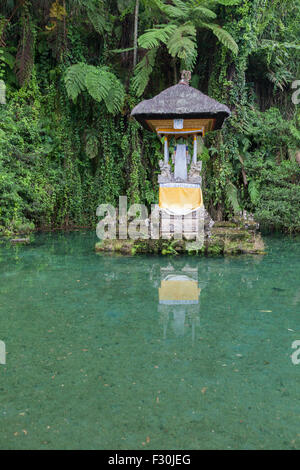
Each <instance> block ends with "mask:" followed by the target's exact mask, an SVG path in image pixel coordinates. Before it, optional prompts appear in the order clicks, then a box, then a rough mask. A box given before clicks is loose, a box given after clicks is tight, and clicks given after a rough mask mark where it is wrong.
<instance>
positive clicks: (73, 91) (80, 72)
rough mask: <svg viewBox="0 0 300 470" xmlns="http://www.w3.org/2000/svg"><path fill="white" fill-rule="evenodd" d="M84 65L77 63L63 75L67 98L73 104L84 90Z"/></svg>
mask: <svg viewBox="0 0 300 470" xmlns="http://www.w3.org/2000/svg"><path fill="white" fill-rule="evenodd" d="M85 75H86V64H83V63H78V64H75V65H71V66H70V67H68V68H67V70H66V74H65V78H64V81H65V86H66V90H67V94H68V97H69V98H71V99H72V100H73V101H74V102H75V101H76V98H77V96H78V95H79V93H81V92H82V91H83V90H85Z"/></svg>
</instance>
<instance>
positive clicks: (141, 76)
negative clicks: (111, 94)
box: [132, 48, 157, 96]
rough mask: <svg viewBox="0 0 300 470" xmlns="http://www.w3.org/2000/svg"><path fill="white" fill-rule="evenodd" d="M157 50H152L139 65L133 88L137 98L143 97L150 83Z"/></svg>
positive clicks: (134, 76) (136, 68) (135, 71)
mask: <svg viewBox="0 0 300 470" xmlns="http://www.w3.org/2000/svg"><path fill="white" fill-rule="evenodd" d="M156 53H157V49H156V48H155V49H151V50H150V51H148V52H147V54H146V55H145V57H144V58H143V59H142V60H141V61H140V62H139V63H138V64H137V66H136V67H135V69H134V75H133V78H132V87H133V90H134V92H135V93H136V95H137V96H141V95H142V94H143V93H144V90H145V88H146V86H147V84H148V82H149V77H150V74H151V72H152V69H153V67H154V63H155V57H156Z"/></svg>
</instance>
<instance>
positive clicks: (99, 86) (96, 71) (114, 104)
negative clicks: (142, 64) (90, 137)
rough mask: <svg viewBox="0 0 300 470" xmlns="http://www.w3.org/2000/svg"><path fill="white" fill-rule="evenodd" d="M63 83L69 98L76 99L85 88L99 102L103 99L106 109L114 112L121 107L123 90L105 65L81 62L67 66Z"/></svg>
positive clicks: (123, 96) (123, 97) (123, 95)
mask: <svg viewBox="0 0 300 470" xmlns="http://www.w3.org/2000/svg"><path fill="white" fill-rule="evenodd" d="M65 85H66V89H67V93H68V96H69V98H72V100H73V101H76V98H77V96H78V94H79V93H80V92H82V91H84V90H87V91H88V93H89V94H90V95H91V97H92V98H94V100H96V101H98V102H99V103H100V102H101V101H103V100H104V102H105V105H106V108H107V110H108V111H109V112H110V113H113V114H115V113H116V112H118V111H120V110H121V109H122V106H123V103H124V99H125V90H124V87H123V85H122V83H121V82H120V81H119V80H118V78H117V77H116V76H115V75H114V74H113V73H112V72H110V71H109V70H108V68H107V67H94V66H93V65H87V64H83V63H79V64H75V65H71V66H70V67H68V69H67V71H66V75H65Z"/></svg>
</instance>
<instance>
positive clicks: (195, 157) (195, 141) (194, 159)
mask: <svg viewBox="0 0 300 470" xmlns="http://www.w3.org/2000/svg"><path fill="white" fill-rule="evenodd" d="M193 163H197V135H196V134H195V135H194V153H193Z"/></svg>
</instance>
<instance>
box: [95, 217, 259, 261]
mask: <svg viewBox="0 0 300 470" xmlns="http://www.w3.org/2000/svg"><path fill="white" fill-rule="evenodd" d="M95 250H96V251H97V252H114V253H119V254H124V255H132V256H133V255H137V254H146V253H149V254H162V255H163V256H166V255H178V254H181V253H183V254H189V255H192V256H203V255H208V256H216V255H220V254H225V255H230V254H242V253H249V254H265V247H264V243H263V240H262V238H261V235H260V234H259V233H256V232H254V231H251V230H246V229H245V228H241V227H236V226H235V227H232V226H230V225H229V223H225V222H224V223H222V222H220V223H218V226H217V227H214V229H213V230H212V236H211V237H210V238H209V239H207V240H206V242H205V244H204V245H202V244H200V243H199V246H197V244H196V243H195V242H193V243H191V242H189V241H187V240H176V239H175V240H174V239H173V238H171V239H170V240H165V239H161V238H160V239H158V240H144V239H140V240H131V239H129V240H102V241H100V242H98V243H97V244H96V246H95Z"/></svg>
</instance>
